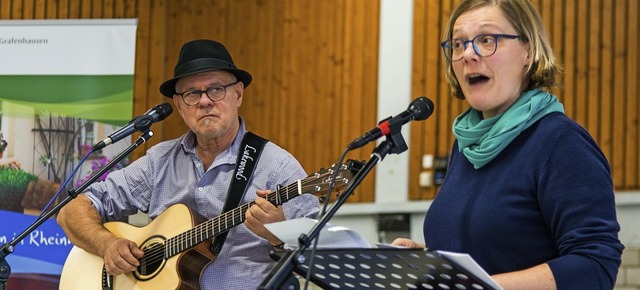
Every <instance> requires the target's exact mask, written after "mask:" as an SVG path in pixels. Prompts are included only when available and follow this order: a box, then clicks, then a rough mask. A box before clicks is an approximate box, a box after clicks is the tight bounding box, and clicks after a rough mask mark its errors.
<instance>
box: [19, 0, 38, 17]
mask: <svg viewBox="0 0 640 290" xmlns="http://www.w3.org/2000/svg"><path fill="white" fill-rule="evenodd" d="M35 4H36V3H35V1H34V0H31V1H26V2H22V18H21V19H35V15H36V13H35Z"/></svg>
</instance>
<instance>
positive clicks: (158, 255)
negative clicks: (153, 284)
mask: <svg viewBox="0 0 640 290" xmlns="http://www.w3.org/2000/svg"><path fill="white" fill-rule="evenodd" d="M141 250H142V251H144V256H143V257H142V259H140V266H138V268H137V271H136V273H135V276H136V278H138V279H139V280H149V279H151V278H153V277H154V276H155V275H156V274H158V273H159V272H160V270H162V267H163V266H164V264H165V257H164V243H163V240H157V239H152V240H149V241H148V242H147V243H145V244H144V245H143V246H142V247H141Z"/></svg>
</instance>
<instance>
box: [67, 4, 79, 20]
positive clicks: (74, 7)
mask: <svg viewBox="0 0 640 290" xmlns="http://www.w3.org/2000/svg"><path fill="white" fill-rule="evenodd" d="M80 1H81V0H69V14H68V15H69V18H70V19H77V18H80V14H81V11H82V8H81V5H80Z"/></svg>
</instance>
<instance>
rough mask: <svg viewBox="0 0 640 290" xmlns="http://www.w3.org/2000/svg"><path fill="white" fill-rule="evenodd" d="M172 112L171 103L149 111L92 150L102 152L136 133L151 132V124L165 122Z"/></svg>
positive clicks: (94, 146)
mask: <svg viewBox="0 0 640 290" xmlns="http://www.w3.org/2000/svg"><path fill="white" fill-rule="evenodd" d="M172 112H173V107H171V104H169V103H162V104H160V105H157V106H155V107H153V108H151V109H149V111H147V112H145V113H144V114H142V115H140V116H138V117H135V118H133V119H132V120H131V121H129V124H127V125H126V126H124V127H122V128H120V129H119V130H118V131H115V132H113V133H111V135H109V137H107V139H104V140H102V141H100V142H98V143H97V144H96V145H93V148H91V149H92V150H93V151H96V150H100V149H102V148H104V147H106V146H107V145H110V144H112V143H115V142H118V141H120V140H122V139H123V138H124V137H127V136H129V135H131V134H133V133H134V132H135V131H147V130H149V127H151V124H153V123H156V122H159V121H162V120H164V118H166V117H167V116H169V115H171V113H172Z"/></svg>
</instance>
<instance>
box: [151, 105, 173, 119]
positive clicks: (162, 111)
mask: <svg viewBox="0 0 640 290" xmlns="http://www.w3.org/2000/svg"><path fill="white" fill-rule="evenodd" d="M154 110H155V111H156V114H158V121H162V120H164V118H166V117H167V116H169V115H171V113H173V107H172V106H171V104H169V103H166V102H165V103H162V104H160V105H157V106H156V107H155V108H154Z"/></svg>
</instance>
